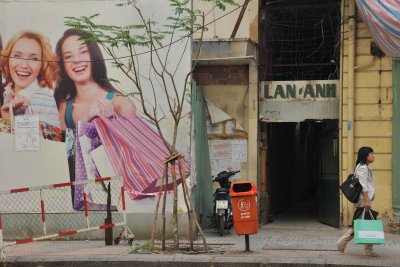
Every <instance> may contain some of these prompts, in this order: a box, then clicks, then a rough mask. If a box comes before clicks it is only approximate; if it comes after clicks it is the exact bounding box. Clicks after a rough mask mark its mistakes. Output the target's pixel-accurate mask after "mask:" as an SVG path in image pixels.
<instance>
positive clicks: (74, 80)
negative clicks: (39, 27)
mask: <svg viewBox="0 0 400 267" xmlns="http://www.w3.org/2000/svg"><path fill="white" fill-rule="evenodd" d="M56 53H57V56H58V58H59V64H60V76H61V80H60V82H59V84H58V86H57V88H56V90H55V98H56V101H57V105H58V107H59V111H60V120H61V128H63V129H65V128H69V129H75V128H76V125H77V122H78V121H90V120H92V119H93V118H94V117H98V116H101V117H109V116H112V115H113V114H114V111H115V112H117V113H119V114H121V115H129V114H132V113H135V106H134V105H133V103H132V102H131V101H129V99H128V98H127V97H125V96H121V95H118V94H117V90H116V89H115V88H114V86H112V85H111V83H110V82H109V80H108V78H107V68H106V64H105V62H104V58H103V55H102V53H101V50H100V48H99V46H98V44H97V43H95V42H87V43H85V41H83V40H82V32H80V31H77V30H74V29H69V30H66V31H65V32H64V34H63V36H62V37H61V39H60V40H59V41H58V43H57V48H56Z"/></svg>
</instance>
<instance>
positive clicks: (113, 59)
mask: <svg viewBox="0 0 400 267" xmlns="http://www.w3.org/2000/svg"><path fill="white" fill-rule="evenodd" d="M250 1H252V0H250ZM243 6H244V5H240V6H237V7H236V8H234V9H232V10H231V11H229V12H227V13H225V14H224V15H222V16H220V17H218V18H216V19H214V20H212V21H210V22H208V23H206V24H205V25H204V26H203V27H202V28H205V27H207V26H209V25H211V24H213V23H215V22H216V21H218V20H221V19H223V18H224V17H226V16H228V15H230V14H232V13H234V12H235V11H237V10H239V9H240V8H242V7H243ZM202 28H199V29H196V30H195V31H193V32H191V33H189V34H186V35H184V36H182V37H180V38H178V39H177V40H175V41H173V42H170V43H168V44H166V45H162V46H160V47H157V48H155V49H152V50H148V51H144V52H140V53H136V54H132V55H129V56H120V57H115V58H105V59H98V60H81V61H79V60H76V61H71V60H70V61H64V62H75V63H76V62H97V61H115V60H120V59H126V58H131V57H137V56H141V55H145V54H149V53H152V52H154V51H158V50H161V49H164V48H167V47H169V46H172V45H173V44H176V43H178V42H180V41H182V40H184V39H186V38H189V37H191V36H193V34H195V33H196V32H198V31H200V30H201V29H202ZM0 57H5V58H16V59H22V60H32V59H27V58H21V57H13V56H6V55H1V54H0ZM35 61H40V62H57V63H58V60H44V59H38V60H35Z"/></svg>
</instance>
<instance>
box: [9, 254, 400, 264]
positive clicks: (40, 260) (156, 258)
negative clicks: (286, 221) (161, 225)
mask: <svg viewBox="0 0 400 267" xmlns="http://www.w3.org/2000/svg"><path fill="white" fill-rule="evenodd" d="M7 260H8V262H7V263H3V264H2V265H1V266H3V267H27V266H29V267H56V266H57V267H75V266H87V267H99V266H107V267H128V266H129V267H131V266H135V267H200V266H201V267H203V266H210V267H243V266H246V267H292V266H293V267H294V266H296V267H314V266H329V267H336V266H337V267H339V266H352V267H364V266H399V267H400V263H397V265H393V264H388V263H383V262H377V261H368V260H366V261H362V262H360V260H357V261H351V262H352V263H349V260H348V259H334V260H333V259H322V258H319V259H310V258H282V257H280V258H266V257H259V256H256V257H251V258H250V257H226V256H225V257H224V256H208V255H197V256H190V255H153V254H152V255H89V256H84V255H82V256H74V258H73V259H71V257H68V256H40V257H38V256H35V257H32V256H30V257H8V258H7Z"/></svg>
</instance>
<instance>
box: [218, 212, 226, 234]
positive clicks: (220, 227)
mask: <svg viewBox="0 0 400 267" xmlns="http://www.w3.org/2000/svg"><path fill="white" fill-rule="evenodd" d="M218 217H219V225H218V230H219V231H218V232H219V236H223V235H224V227H225V216H224V215H219V216H218Z"/></svg>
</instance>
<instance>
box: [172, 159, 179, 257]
mask: <svg viewBox="0 0 400 267" xmlns="http://www.w3.org/2000/svg"><path fill="white" fill-rule="evenodd" d="M171 173H172V183H173V186H174V202H173V209H172V228H173V229H172V232H173V236H174V249H175V250H178V249H179V224H178V187H177V183H176V171H175V160H173V161H172V162H171Z"/></svg>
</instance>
